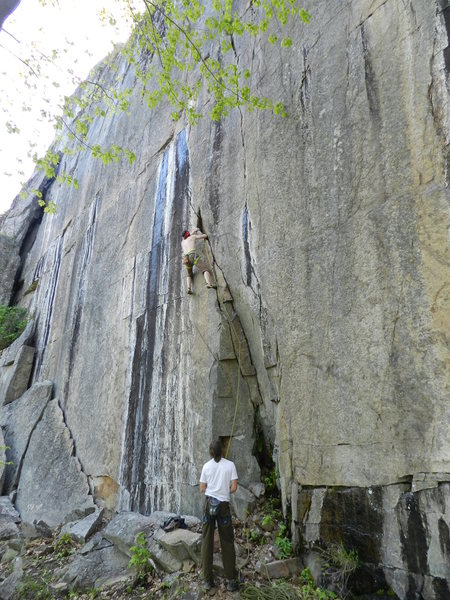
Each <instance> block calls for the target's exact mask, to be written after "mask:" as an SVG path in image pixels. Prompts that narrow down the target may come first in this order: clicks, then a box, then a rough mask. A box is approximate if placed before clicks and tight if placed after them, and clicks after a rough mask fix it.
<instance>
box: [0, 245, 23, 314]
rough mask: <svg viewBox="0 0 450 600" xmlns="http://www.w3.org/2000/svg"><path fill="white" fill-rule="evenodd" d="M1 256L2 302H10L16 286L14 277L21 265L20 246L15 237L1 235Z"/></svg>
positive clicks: (0, 299) (0, 295) (0, 285)
mask: <svg viewBox="0 0 450 600" xmlns="http://www.w3.org/2000/svg"><path fill="white" fill-rule="evenodd" d="M0 256H1V257H2V268H1V269H0V304H9V301H10V298H11V292H12V290H13V288H14V279H15V277H16V272H17V269H18V268H19V265H20V255H19V247H18V244H17V242H16V241H15V239H14V238H10V237H6V236H5V235H0Z"/></svg>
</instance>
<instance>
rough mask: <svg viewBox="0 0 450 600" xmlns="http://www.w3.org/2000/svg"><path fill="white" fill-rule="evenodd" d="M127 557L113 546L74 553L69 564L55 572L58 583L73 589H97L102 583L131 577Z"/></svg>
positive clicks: (105, 583)
mask: <svg viewBox="0 0 450 600" xmlns="http://www.w3.org/2000/svg"><path fill="white" fill-rule="evenodd" d="M129 560H130V559H129V557H128V556H126V555H125V554H123V553H122V552H120V550H118V549H117V548H116V547H115V546H108V547H106V548H100V549H98V550H96V551H95V552H91V553H90V554H88V555H86V556H83V555H76V556H75V558H74V560H72V561H71V562H70V564H69V565H67V566H66V567H64V568H63V569H61V570H60V571H59V572H57V573H56V574H55V577H56V578H57V579H58V581H59V582H60V583H65V584H67V586H68V587H70V588H73V589H83V590H86V589H93V588H96V589H99V588H100V587H101V586H103V585H107V584H108V583H112V582H113V581H114V582H115V581H118V580H119V578H125V579H127V578H131V577H132V571H131V569H129V568H128V562H129Z"/></svg>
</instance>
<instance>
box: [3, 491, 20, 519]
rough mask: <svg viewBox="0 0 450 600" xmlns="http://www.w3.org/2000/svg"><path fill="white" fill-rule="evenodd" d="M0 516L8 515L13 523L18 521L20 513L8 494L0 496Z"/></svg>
mask: <svg viewBox="0 0 450 600" xmlns="http://www.w3.org/2000/svg"><path fill="white" fill-rule="evenodd" d="M0 517H9V518H10V519H11V520H12V521H14V523H20V515H19V513H18V512H17V510H16V509H15V508H14V505H13V503H12V502H11V500H10V499H9V497H8V496H0Z"/></svg>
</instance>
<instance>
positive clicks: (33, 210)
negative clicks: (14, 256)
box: [9, 163, 60, 305]
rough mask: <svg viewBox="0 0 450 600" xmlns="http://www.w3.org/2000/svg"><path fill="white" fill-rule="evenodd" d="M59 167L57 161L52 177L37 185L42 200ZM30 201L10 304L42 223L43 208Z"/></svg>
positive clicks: (16, 292) (14, 301) (34, 201)
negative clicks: (28, 215)
mask: <svg viewBox="0 0 450 600" xmlns="http://www.w3.org/2000/svg"><path fill="white" fill-rule="evenodd" d="M59 168H60V164H59V163H58V165H56V167H55V175H54V176H53V177H45V178H44V179H43V181H42V182H41V183H40V184H39V186H38V187H37V189H38V191H39V192H40V193H41V195H42V196H41V198H42V200H44V202H45V201H46V199H47V195H48V192H49V190H50V188H51V186H52V184H53V183H54V182H55V180H56V177H57V175H58V171H59ZM32 202H33V203H34V206H31V207H30V209H29V214H30V222H29V224H28V227H27V230H26V232H25V234H24V235H23V239H22V243H21V245H20V250H19V257H20V265H19V268H18V269H17V272H16V275H15V278H14V284H13V289H12V290H11V298H10V302H9V303H10V304H12V305H13V304H15V303H16V301H17V297H18V295H19V293H20V291H21V289H22V286H23V280H22V271H23V267H24V264H25V258H26V257H27V255H28V253H29V252H30V250H31V248H32V247H33V245H34V242H35V241H36V236H37V233H38V230H39V227H40V225H41V223H42V219H43V217H44V210H43V208H42V207H40V206H39V204H38V202H37V199H36V198H33V200H32Z"/></svg>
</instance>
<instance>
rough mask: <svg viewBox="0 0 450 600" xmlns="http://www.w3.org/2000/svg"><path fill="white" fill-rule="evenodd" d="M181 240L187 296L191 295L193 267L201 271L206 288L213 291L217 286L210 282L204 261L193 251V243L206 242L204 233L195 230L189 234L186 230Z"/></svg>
mask: <svg viewBox="0 0 450 600" xmlns="http://www.w3.org/2000/svg"><path fill="white" fill-rule="evenodd" d="M182 237H183V240H182V242H181V247H182V248H183V264H184V266H185V267H186V271H187V292H188V294H192V270H193V268H194V267H197V269H200V271H203V277H204V278H205V281H206V287H207V288H213V289H215V288H216V287H217V286H216V285H215V284H214V283H213V282H212V279H211V273H210V271H209V269H208V267H207V265H206V263H205V261H204V260H203V259H202V258H201V256H200V254H199V253H198V252H197V250H196V249H195V242H196V241H197V240H206V239H207V237H208V236H207V235H206V233H202V232H201V231H200V229H198V228H195V229H194V230H193V231H192V233H189V231H188V230H187V229H185V230H184V231H183V235H182Z"/></svg>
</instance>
